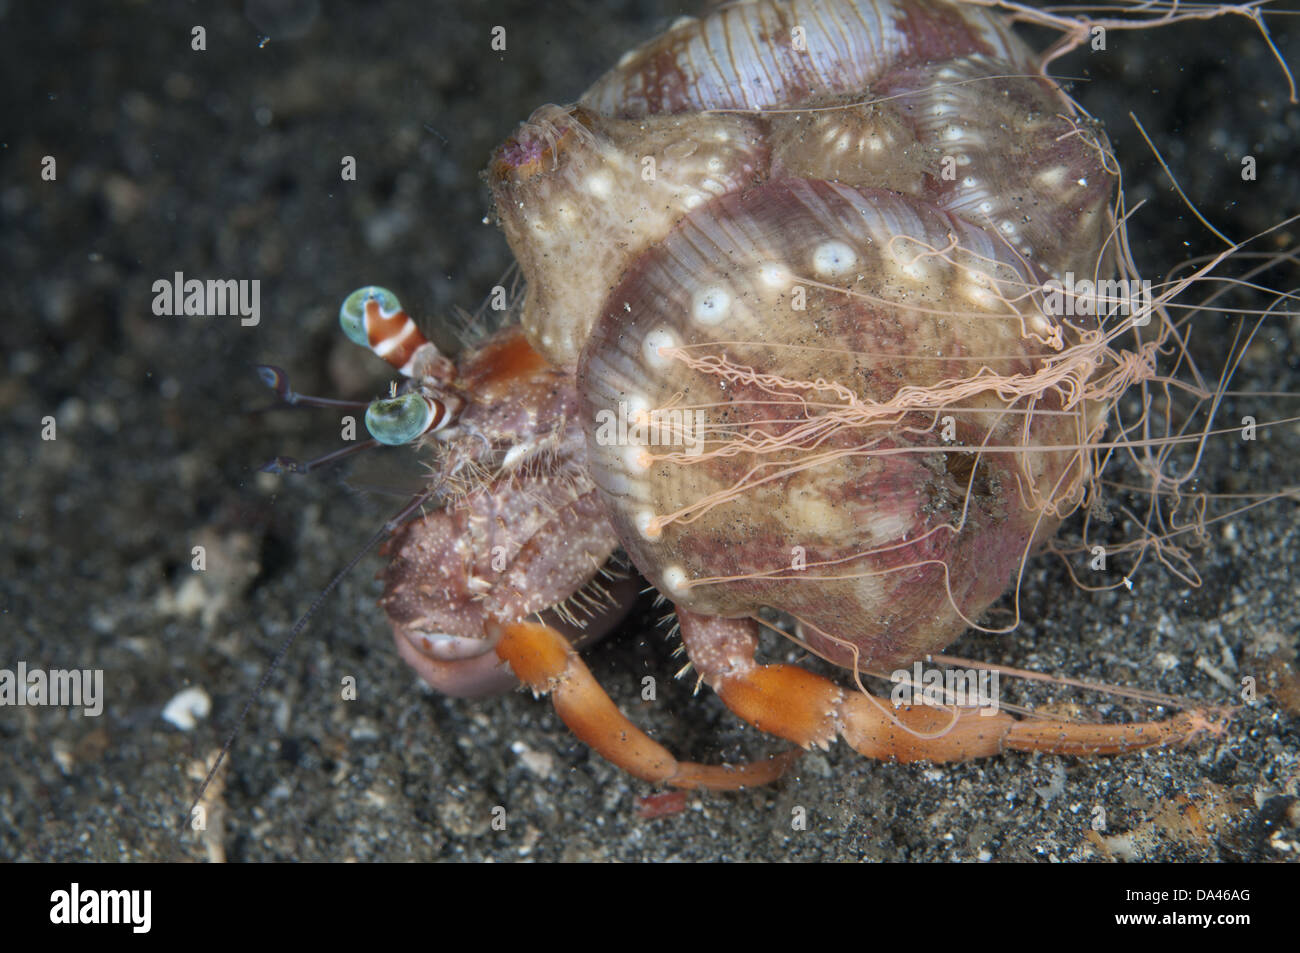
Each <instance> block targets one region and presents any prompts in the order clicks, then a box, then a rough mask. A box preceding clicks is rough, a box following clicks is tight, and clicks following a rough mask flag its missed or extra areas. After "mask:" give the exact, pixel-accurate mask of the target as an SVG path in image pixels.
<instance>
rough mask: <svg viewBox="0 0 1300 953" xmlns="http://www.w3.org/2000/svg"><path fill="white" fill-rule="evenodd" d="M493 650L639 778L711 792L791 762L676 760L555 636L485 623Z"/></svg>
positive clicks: (521, 625) (745, 783) (755, 780)
mask: <svg viewBox="0 0 1300 953" xmlns="http://www.w3.org/2000/svg"><path fill="white" fill-rule="evenodd" d="M488 635H489V637H490V638H497V645H496V653H497V655H498V656H499V657H500V658H501V659H503V660H504V661H506V662H508V663H509V664H510V667H511V668H512V669H513V670H514V673H515V675H516V676H518V678H519V680H520V681H521V682H523V683H525V684H526V685H528V687H530V688H531V689H532V690H533V691H534V692H536V693H537V694H539V695H546V694H549V695H550V696H551V703H552V704H553V705H554V706H555V711H556V713H557V714H558V715H559V716H560V718H561V719H562V720H563V721H564V723H565V724H566V725H568V726H569V730H570V731H572V732H573V733H574V734H575V735H577V737H578V738H579V739H581V740H582V741H583V742H585V743H586V744H587V745H589V746H590V747H591V748H593V749H594V750H595V751H596V752H597V753H598V754H600V755H601V756H602V757H604V758H606V759H607V760H609V761H611V762H613V763H614V764H615V765H617V766H618V767H620V768H622V769H623V770H624V771H626V772H627V773H628V774H631V775H634V776H636V777H638V778H641V779H642V780H644V781H653V782H655V783H659V784H668V785H672V786H673V787H678V788H710V789H712V790H715V791H726V790H734V789H736V788H744V787H754V786H758V785H764V784H770V783H771V782H772V781H775V780H776V779H777V778H779V777H780V776H781V775H782V774H784V773H785V771H786V770H787V768H789V766H790V765H791V764H792V763H793V761H794V759H795V758H797V757H798V755H799V752H798V751H789V752H786V753H784V754H782V755H778V756H776V757H773V758H770V759H768V760H767V761H757V762H753V763H750V764H742V765H734V766H733V765H705V764H696V763H694V762H691V761H678V760H677V759H676V758H674V757H673V756H672V754H671V753H670V752H669V751H668V749H667V748H665V747H664V746H663V745H661V744H659V743H658V742H656V741H654V740H653V739H652V738H650V736H649V735H647V734H646V733H645V732H644V731H642V730H641V729H640V728H638V727H637V726H636V725H634V724H632V722H631V721H629V720H628V718H627V716H626V715H624V714H623V713H622V712H621V711H619V709H618V706H617V705H615V704H614V702H613V700H612V699H610V697H609V695H607V694H606V693H605V690H604V689H603V688H601V687H600V683H599V682H597V681H596V679H595V677H594V676H593V675H592V674H591V670H590V669H589V668H587V665H586V663H585V662H583V661H582V657H581V656H580V655H578V653H577V652H576V651H574V649H573V647H572V646H571V645H570V644H569V641H568V639H566V638H565V637H564V636H563V635H562V634H560V633H559V632H557V631H556V630H555V629H553V628H551V627H550V626H548V625H540V624H538V623H535V622H511V623H507V624H504V625H501V624H496V623H490V624H489V625H488Z"/></svg>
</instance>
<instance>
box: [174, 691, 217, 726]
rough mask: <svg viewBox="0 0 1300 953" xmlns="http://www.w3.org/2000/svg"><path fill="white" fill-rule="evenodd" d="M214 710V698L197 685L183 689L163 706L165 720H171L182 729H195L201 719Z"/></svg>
mask: <svg viewBox="0 0 1300 953" xmlns="http://www.w3.org/2000/svg"><path fill="white" fill-rule="evenodd" d="M210 711H212V699H211V698H210V697H208V693H207V692H205V691H204V690H203V689H201V688H199V687H198V686H197V685H191V686H190V687H189V688H184V689H181V690H180V691H179V692H177V693H176V694H175V695H173V696H172V699H171V701H169V702H168V703H167V704H166V705H164V706H163V710H162V716H163V721H166V722H170V723H171V724H173V725H175V726H176V727H177V728H179V729H180V730H181V731H193V730H194V727H195V726H196V725H197V724H198V723H199V720H200V719H203V718H207V717H208V713H209V712H210Z"/></svg>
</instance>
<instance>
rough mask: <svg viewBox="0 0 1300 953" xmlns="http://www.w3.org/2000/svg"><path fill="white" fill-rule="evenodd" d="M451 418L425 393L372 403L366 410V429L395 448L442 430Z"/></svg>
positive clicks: (440, 404) (443, 405)
mask: <svg viewBox="0 0 1300 953" xmlns="http://www.w3.org/2000/svg"><path fill="white" fill-rule="evenodd" d="M450 416H451V415H450V414H449V413H448V412H447V405H446V404H444V403H443V402H442V401H440V400H436V399H434V398H432V397H429V396H427V395H425V394H415V393H411V394H402V395H401V396H399V397H387V398H385V399H383V400H376V401H373V402H371V404H370V406H369V407H368V408H366V429H367V430H369V431H370V436H372V437H374V438H375V439H376V440H378V441H379V442H380V443H383V444H387V445H388V446H390V447H397V446H401V445H402V444H404V443H411V442H412V441H413V440H416V439H417V438H419V437H420V436H421V435H423V434H426V433H431V432H432V431H435V430H439V429H441V428H442V427H443V426H444V425H446V423H447V422H448V420H449V419H450Z"/></svg>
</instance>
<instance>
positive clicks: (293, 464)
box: [260, 405, 379, 474]
mask: <svg viewBox="0 0 1300 953" xmlns="http://www.w3.org/2000/svg"><path fill="white" fill-rule="evenodd" d="M363 406H364V405H363ZM377 446H379V441H378V440H373V439H372V440H363V441H361V443H354V444H352V445H351V446H347V447H343V448H342V449H339V450H332V451H331V452H329V453H326V454H322V455H321V456H319V457H315V458H314V459H311V460H308V461H307V462H306V463H301V462H299V461H298V460H295V459H294V458H293V457H276V458H275V459H274V460H271V461H269V462H267V463H264V464H262V466H261V467H260V471H261V472H262V473H276V474H280V473H311V472H312V471H313V470H319V469H321V468H322V467H327V466H329V465H330V464H333V463H338V462H339V461H340V460H342V459H343V458H344V457H350V456H352V454H354V453H360V452H361V451H362V450H369V449H370V448H371V447H377Z"/></svg>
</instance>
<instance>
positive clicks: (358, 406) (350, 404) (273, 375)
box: [253, 364, 369, 410]
mask: <svg viewBox="0 0 1300 953" xmlns="http://www.w3.org/2000/svg"><path fill="white" fill-rule="evenodd" d="M253 369H254V370H256V371H257V376H258V377H260V378H261V379H262V383H263V384H265V385H266V386H267V387H269V388H271V390H273V391H275V395H276V396H277V397H279V398H280V400H281V401H282V402H284V403H285V404H288V405H289V406H290V407H334V408H341V409H343V410H362V409H364V408H365V407H367V406H369V405H368V404H366V402H365V401H363V400H335V399H334V398H332V397H312V396H311V395H309V394H299V393H298V392H297V391H295V390H291V389H290V387H289V375H288V374H287V373H285V371H284V369H283V368H279V367H276V366H275V365H274V364H254V365H253ZM268 409H270V408H268Z"/></svg>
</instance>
